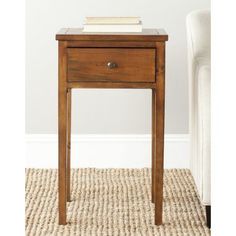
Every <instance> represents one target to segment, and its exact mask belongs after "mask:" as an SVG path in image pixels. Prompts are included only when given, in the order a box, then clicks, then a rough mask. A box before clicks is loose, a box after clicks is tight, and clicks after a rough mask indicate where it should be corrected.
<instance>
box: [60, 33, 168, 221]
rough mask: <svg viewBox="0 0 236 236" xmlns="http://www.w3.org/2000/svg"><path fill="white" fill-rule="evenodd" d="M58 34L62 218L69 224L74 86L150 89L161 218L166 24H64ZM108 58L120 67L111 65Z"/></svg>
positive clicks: (154, 198)
mask: <svg viewBox="0 0 236 236" xmlns="http://www.w3.org/2000/svg"><path fill="white" fill-rule="evenodd" d="M56 39H57V40H59V88H58V91H59V93H58V96H59V100H58V101H59V105H58V106H59V109H58V110H59V114H58V115H59V117H58V118H59V119H58V121H59V129H58V130H59V166H58V169H59V171H58V174H59V175H58V183H59V202H58V203H59V205H58V206H59V224H61V225H65V224H66V202H67V201H70V200H71V198H70V184H71V183H70V161H71V156H70V149H71V148H70V146H71V140H70V139H71V89H74V88H114V89H117V88H124V89H126V88H132V89H136V88H143V89H152V202H153V203H154V204H155V224H156V225H160V224H162V208H163V206H162V205H163V152H164V98H165V41H167V39H168V36H167V35H166V33H165V32H164V30H153V29H148V30H143V32H142V33H130V34H127V33H124V34H121V33H116V34H115V33H111V34H109V33H107V34H101V33H96V34H94V33H83V32H82V31H81V29H71V28H64V29H62V30H61V31H60V32H59V33H58V34H57V36H56ZM109 61H112V62H116V63H117V65H118V67H115V68H112V69H108V68H107V63H108V62H109Z"/></svg>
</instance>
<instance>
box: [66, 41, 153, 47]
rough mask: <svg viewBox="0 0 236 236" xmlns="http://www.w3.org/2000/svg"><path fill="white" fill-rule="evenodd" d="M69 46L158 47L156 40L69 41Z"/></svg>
mask: <svg viewBox="0 0 236 236" xmlns="http://www.w3.org/2000/svg"><path fill="white" fill-rule="evenodd" d="M67 45H68V47H69V48H156V42H149V41H147V42H145V41H127V42H126V41H123V42H122V41H121V42H120V41H95V40H93V41H68V42H67Z"/></svg>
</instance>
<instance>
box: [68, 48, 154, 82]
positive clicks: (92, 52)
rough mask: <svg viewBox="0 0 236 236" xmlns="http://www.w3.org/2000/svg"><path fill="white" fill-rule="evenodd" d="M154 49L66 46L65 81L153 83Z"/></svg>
mask: <svg viewBox="0 0 236 236" xmlns="http://www.w3.org/2000/svg"><path fill="white" fill-rule="evenodd" d="M155 54H156V53H155V49H136V48H135V49H126V48H68V49H67V55H68V70H67V78H68V81H71V82H72V81H83V82H89V81H91V82H95V81H98V82H99V81H100V82H104V81H112V82H155V61H156V60H155Z"/></svg>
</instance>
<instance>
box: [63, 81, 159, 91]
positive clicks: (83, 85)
mask: <svg viewBox="0 0 236 236" xmlns="http://www.w3.org/2000/svg"><path fill="white" fill-rule="evenodd" d="M67 86H68V88H107V89H119V88H124V89H131V88H133V89H141V88H143V89H144V88H150V89H151V88H155V87H156V84H155V83H128V82H121V83H119V82H68V83H67Z"/></svg>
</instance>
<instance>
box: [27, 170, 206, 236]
mask: <svg viewBox="0 0 236 236" xmlns="http://www.w3.org/2000/svg"><path fill="white" fill-rule="evenodd" d="M71 174H72V202H70V203H68V205H67V206H68V207H67V220H68V224H67V225H66V226H59V225H58V208H57V170H50V169H27V170H26V235H30V236H37V235H42V236H46V235H76V236H80V235H86V236H90V235H91V236H93V235H98V236H100V235H105V236H106V235H111V236H116V235H127V236H130V235H144V236H149V235H180V236H182V235H210V230H209V229H208V228H207V226H206V223H205V211H204V207H203V206H201V204H200V201H199V198H198V195H197V192H196V189H195V185H194V182H193V179H192V176H191V174H190V172H189V170H185V169H181V170H180V169H178V170H165V174H164V220H163V221H164V222H163V225H161V226H155V225H154V205H153V204H152V203H151V201H150V199H151V191H150V190H151V171H150V169H73V170H72V173H71Z"/></svg>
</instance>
